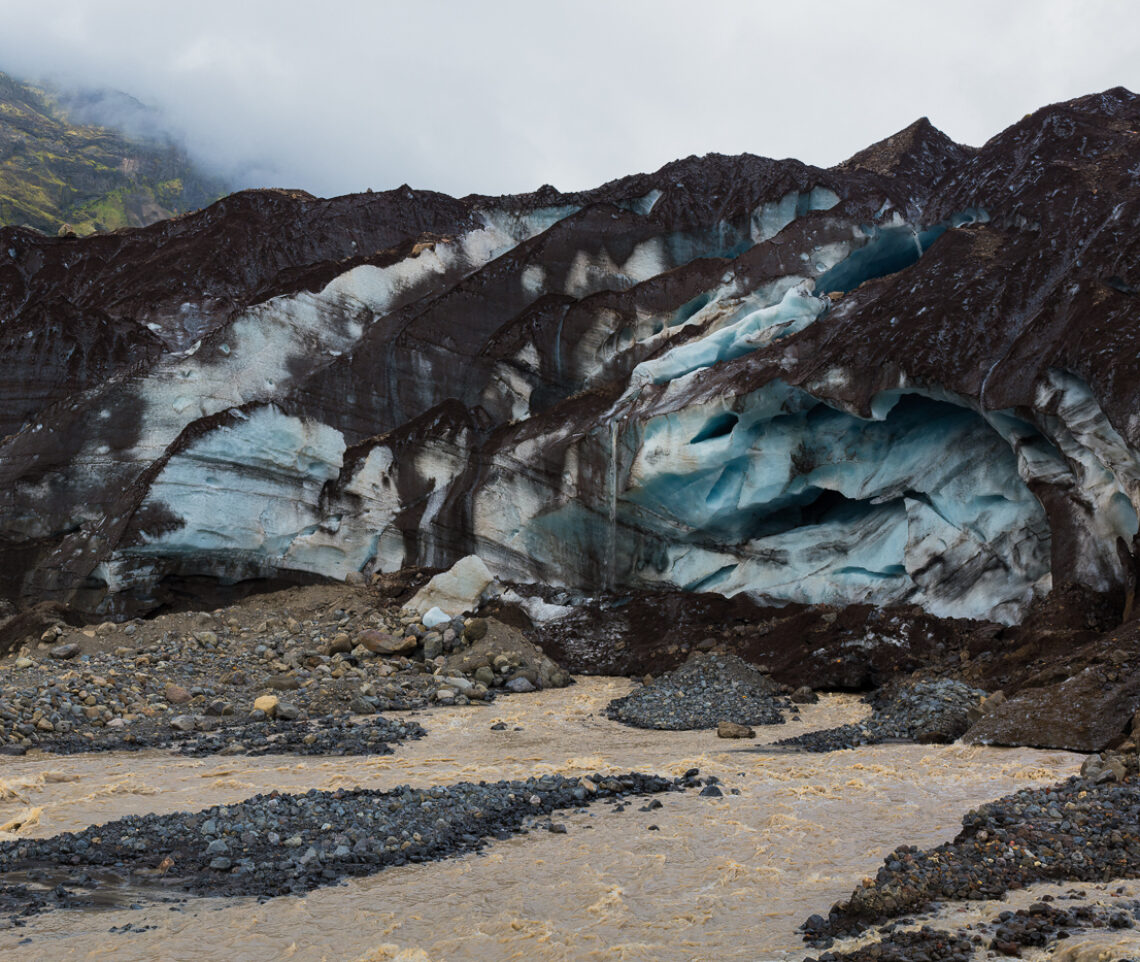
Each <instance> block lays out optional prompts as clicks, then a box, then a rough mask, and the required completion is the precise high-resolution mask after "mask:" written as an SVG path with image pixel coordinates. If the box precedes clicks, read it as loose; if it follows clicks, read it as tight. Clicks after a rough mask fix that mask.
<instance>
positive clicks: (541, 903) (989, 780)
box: [0, 678, 1082, 962]
mask: <svg viewBox="0 0 1140 962" xmlns="http://www.w3.org/2000/svg"><path fill="white" fill-rule="evenodd" d="M630 687H631V685H630V682H628V681H627V680H625V679H609V678H586V679H581V680H580V681H579V683H578V684H576V685H574V686H572V687H570V688H566V689H562V690H558V691H544V692H539V693H536V694H533V695H520V696H513V697H511V698H509V699H501V700H500V701H498V702H496V703H495V704H493V705H491V706H489V707H481V708H474V707H472V708H466V709H464V708H448V709H439V710H435V711H430V712H423V713H421V714H419V715H418V716H417V719H418V720H419V721H420V722H421V723H422V724H423V725H424V727H425V728H427V730H428V736H427V737H426V738H424V739H421V740H419V741H415V742H408V743H405V744H402V745H399V746H397V747H396V754H394V755H388V756H379V757H365V758H361V757H351V758H325V759H322V758H295V757H290V756H275V757H274V756H270V757H260V758H244V757H242V756H232V757H215V758H210V759H189V758H182V757H180V756H175V755H171V754H169V753H164V752H146V753H110V754H102V755H88V756H84V755H79V756H70V757H59V756H48V755H40V756H38V757H33V756H28V757H25V758H5V759H2V760H0V826H3V827H4V828H5V831H6V833H7V834H6V835H5V837H16V836H47V835H53V834H56V833H58V832H62V831H71V830H78V829H82V828H84V827H86V826H88V825H91V824H97V823H101V822H106V821H110V820H112V819H115V818H119V817H121V816H123V815H126V814H129V813H139V814H141V813H146V812H173V811H180V810H197V809H201V808H205V807H208V806H210V805H214V804H218V803H226V802H234V801H239V800H241V799H244V798H248V797H249V796H251V795H254V794H257V793H259V792H264V791H269V790H272V789H279V790H282V791H297V792H299V791H305V790H307V789H310V788H318V789H335V788H345V787H354V786H361V787H368V788H391V787H394V786H396V785H400V784H411V785H417V786H421V785H429V784H447V783H451V782H456V781H462V780H478V779H487V780H489V781H490V780H496V779H500V778H525V777H527V776H530V775H539V774H543V773H545V772H559V773H563V774H566V775H585V774H589V773H591V772H594V771H602V772H607V771H613V772H618V771H630V770H639V771H644V772H653V773H658V774H663V775H679V774H681V773H683V772H684V771H685V770H686V769H689V768H694V767H696V768H700V769H701V773H702V774H703V775H716V776H718V777H719V778H720V779H721V781H722V783H723V786H722V787H723V788H724V790H725V792H726V794H725V796H724V797H723V798H702V797H699V796H698V795H697V793H696V792H687V793H684V794H667V795H662V796H658V797H659V798H660V799H661V801H662V802H663V803H664V807H663V808H662V809H659V810H656V811H649V812H640V811H638V810H637V809H638V808H639V807H640V805H641V804H642V803H640V802H638V803H636V804H635V805H631V806H629V807H628V808H627V809H626V811H625V812H623V813H617V812H614V811H613V810H612V809H611V808H609V807H607V806H601V805H598V806H594V807H592V808H591V809H590V810H589V811H588V813H584V814H583V813H579V814H573V813H564V814H561V813H560V814H559V815H558V817H557V820H558V821H561V822H564V823H565V825H566V826H567V829H568V833H567V834H565V835H560V834H553V833H550V832H546V831H534V832H531V833H530V834H528V835H523V836H520V837H517V838H514V839H511V840H509V841H493V842H492V843H491V844H490V846H489V847H488V848H487V849H486V850H484V852H483V853H482V854H478V855H469V856H465V857H462V858H455V859H451V860H448V861H442V862H435V863H431V864H420V865H409V866H403V867H399V868H392V869H387V870H385V871H383V872H381V873H379V874H377V875H374V876H372V877H370V878H363V879H354V880H351V881H349V882H347V883H344V884H340V885H333V886H330V887H328V888H324V889H317V890H316V891H313V892H310V893H308V894H307V895H305V896H302V897H282V898H277V899H271V900H269V901H266V902H263V903H260V904H259V903H258V902H257V901H256V900H254V899H202V898H198V899H191V900H189V901H187V902H184V903H182V904H180V905H176V906H173V907H172V906H170V905H165V904H156V903H153V902H145V901H144V902H142V907H141V908H137V909H131V908H129V905H130V904H131V902H132V900H133V899H134V898H135V897H136V894H135V893H133V892H132V891H131V889H130V888H129V887H126V886H124V887H123V888H121V889H118V890H116V891H113V892H110V893H108V895H109V899H110V901H111V902H112V903H113V905H112V907H109V908H105V909H100V910H84V911H67V910H63V911H54V912H49V913H47V914H45V915H42V916H37V917H33V918H31V919H29V920H28V922H27V925H26V926H23V927H21V928H15V929H8V930H5V931H0V959H3V960H5V962H6V960H28V962H32V960H35V962H42V960H49V959H50V960H63V959H77V960H78V959H90V960H96V959H98V960H116V962H131V960H137V962H153V960H159V959H161V960H171V962H174V960H187V962H190V960H193V962H210V960H233V962H271V960H279V959H288V960H295V962H302V960H303V962H310V960H311V962H318V960H323V962H346V960H347V962H364V960H369V962H371V960H388V959H400V960H409V962H413V960H414V962H424V960H430V962H466V960H483V962H500V960H510V959H519V960H528V962H531V960H677V962H690V960H697V959H710V960H711V959H716V960H727V959H742V960H743V959H747V960H750V962H756V960H765V959H772V960H776V959H780V960H783V959H793V960H794V959H801V958H803V957H804V955H805V954H809V953H807V951H806V950H805V948H804V946H803V944H802V942H801V939H800V937H799V935H798V934H797V933H796V931H795V930H796V926H797V925H799V924H800V923H801V922H802V921H803V920H804V919H805V918H806V917H807V916H808V915H810V914H811V913H813V912H822V913H824V914H826V911H827V909H828V908H829V907H830V906H831V904H832V903H833V902H835V901H836V900H838V899H840V898H844V897H846V896H847V895H848V894H849V893H850V891H851V889H852V888H853V887H854V886H855V885H857V884H858V883H859V881H860V880H861V879H862V878H863V877H865V876H869V875H874V873H875V871H876V870H877V868H878V867H879V865H880V864H881V862H882V860H883V858H884V856H885V855H886V854H887V853H889V852H890V851H891V850H892V849H894V848H895V847H896V846H897V845H901V844H912V845H920V846H928V845H934V844H937V843H939V842H941V841H944V840H947V839H949V838H951V837H953V835H954V834H956V832H957V830H958V827H959V823H960V820H961V817H962V814H963V813H964V812H965V811H966V810H967V809H969V808H971V807H973V806H975V805H978V804H980V803H982V802H985V801H988V800H990V799H993V798H996V797H998V796H1000V795H1003V794H1006V793H1008V792H1011V791H1016V790H1017V789H1019V788H1022V787H1026V786H1035V785H1042V784H1048V783H1050V782H1054V781H1057V780H1059V779H1061V778H1064V777H1066V776H1068V775H1070V774H1073V773H1075V772H1076V771H1077V770H1078V768H1079V767H1080V763H1081V761H1082V756H1079V755H1072V754H1068V753H1065V752H1056V751H1048V752H1044V751H1033V750H1029V749H996V748H980V747H965V746H960V745H949V746H925V745H880V746H874V747H867V748H861V749H858V750H854V751H845V752H837V753H832V754H829V755H798V754H779V753H772V752H770V751H765V750H763V749H762V747H761V745H762V743H763V742H764V741H766V740H775V739H777V738H783V737H787V736H789V735H793V734H798V733H801V732H803V731H807V730H811V729H815V728H826V727H830V726H832V725H838V724H843V723H846V722H850V721H855V720H858V719H859V718H860V717H862V716H863V715H865V714H866V712H867V708H866V706H865V705H862V704H861V703H859V702H858V701H857V700H856V699H855V698H853V697H845V696H832V697H828V698H826V699H824V700H823V701H822V702H821V703H820V704H819V705H808V706H804V707H803V710H802V716H801V720H799V721H796V722H789V723H788V724H787V725H780V726H774V727H772V728H768V729H760V730H758V734H759V738H758V739H757V740H756V741H726V740H721V739H718V738H717V737H716V736H715V733H712V732H654V731H641V730H636V729H631V728H627V727H625V726H623V725H620V724H618V723H615V722H611V721H609V720H607V719H606V718H604V717H603V716H602V715H601V711H602V709H603V708H604V706H605V705H606V703H607V702H608V701H609V700H610V699H612V698H614V697H617V696H619V695H623V694H625V693H627V692H628V691H629V690H630ZM498 721H503V722H506V723H507V726H508V729H507V730H506V731H491V730H490V728H491V725H492V724H494V723H495V722H498ZM516 727H517V728H518V729H521V730H517V731H516V730H515V728H516ZM732 789H737V790H739V792H740V794H739V795H733V794H729V793H730V792H731V790H732ZM128 923H130V926H131V931H127V932H111V931H110V930H111V929H121V928H122V927H123V926H126V925H127V924H128ZM810 954H816V953H814V952H812V953H810Z"/></svg>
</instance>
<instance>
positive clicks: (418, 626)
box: [0, 586, 570, 754]
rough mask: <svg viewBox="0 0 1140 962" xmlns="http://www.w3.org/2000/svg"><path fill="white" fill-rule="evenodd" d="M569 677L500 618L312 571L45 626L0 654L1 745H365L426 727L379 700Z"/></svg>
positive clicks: (508, 689) (3, 748)
mask: <svg viewBox="0 0 1140 962" xmlns="http://www.w3.org/2000/svg"><path fill="white" fill-rule="evenodd" d="M569 681H570V678H569V676H568V675H567V674H566V673H565V672H563V671H561V669H559V668H558V666H557V665H555V664H554V663H553V662H552V661H551V660H550V659H549V658H547V657H546V656H545V655H544V654H543V653H542V651H541V650H540V649H539V648H538V647H537V646H536V645H534V644H532V643H531V642H530V641H529V640H527V638H526V637H525V636H524V635H523V634H522V633H521V632H519V631H517V630H515V629H513V628H510V627H508V626H506V625H503V624H501V623H498V622H488V621H487V620H486V619H482V618H466V619H464V618H462V617H456V618H454V619H451V620H448V621H447V622H446V624H436V625H434V626H433V627H432V628H428V627H427V626H426V625H425V624H424V623H423V621H422V619H421V617H419V616H417V615H416V614H415V613H410V612H408V611H405V610H402V609H401V608H400V607H399V606H398V605H396V604H394V603H389V604H384V603H383V601H382V599H380V598H379V597H378V596H377V595H376V593H375V592H370V591H366V590H364V589H355V590H354V589H351V588H344V587H339V586H320V587H312V588H305V589H298V590H294V591H290V592H283V593H281V594H279V595H265V596H260V597H258V598H254V599H249V600H247V601H245V602H242V603H239V604H235V605H232V606H229V607H227V608H221V609H217V610H215V611H199V612H188V613H180V614H170V615H163V616H160V617H158V618H155V619H153V620H150V621H141V620H136V621H130V622H126V623H123V624H115V623H111V622H107V623H103V624H100V625H96V626H91V627H88V628H82V629H71V628H68V627H66V626H64V625H62V624H60V625H56V626H53V627H51V628H49V629H47V630H46V631H45V632H44V633H43V636H42V637H41V639H40V641H39V643H38V644H34V645H26V646H25V647H23V648H22V649H20V650H17V651H15V652H14V653H13V654H12V655H10V656H9V657H8V658H6V659H4V660H3V661H2V662H0V752H5V753H8V754H19V753H22V752H24V751H27V750H28V749H30V748H38V749H41V750H46V751H52V752H59V753H71V752H77V751H92V750H108V749H124V748H125V749H133V748H167V747H174V748H176V749H177V750H179V751H182V752H187V753H191V754H201V753H209V752H244V751H252V752H266V751H268V752H280V753H287V752H299V753H323V752H341V753H349V754H362V753H371V752H377V751H384V750H386V749H385V748H384V746H385V745H386V744H390V743H392V742H398V741H400V740H402V739H404V738H408V737H418V736H420V735H422V734H423V730H422V729H421V728H420V727H419V726H418V725H416V724H415V723H414V722H412V723H409V722H407V721H397V720H394V719H391V718H387V719H378V718H376V717H374V716H376V714H377V713H378V712H407V711H411V710H416V709H422V708H424V707H426V706H428V705H469V704H476V705H478V704H489V703H490V702H492V701H494V699H495V698H496V697H499V696H501V695H509V694H517V693H520V692H527V691H536V690H538V689H540V688H543V687H550V686H558V685H565V684H567V683H569ZM353 718H355V719H356V721H355V722H354V721H352V720H350V719H353Z"/></svg>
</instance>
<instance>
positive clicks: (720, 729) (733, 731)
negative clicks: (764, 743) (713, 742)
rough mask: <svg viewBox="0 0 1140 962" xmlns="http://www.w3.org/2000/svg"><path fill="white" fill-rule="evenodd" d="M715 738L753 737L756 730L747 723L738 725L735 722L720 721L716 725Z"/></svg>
mask: <svg viewBox="0 0 1140 962" xmlns="http://www.w3.org/2000/svg"><path fill="white" fill-rule="evenodd" d="M716 736H717V738H755V737H756V731H755V729H753V728H749V727H748V726H747V725H738V724H737V723H736V722H730V721H722V722H721V723H720V724H719V725H717V726H716Z"/></svg>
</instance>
